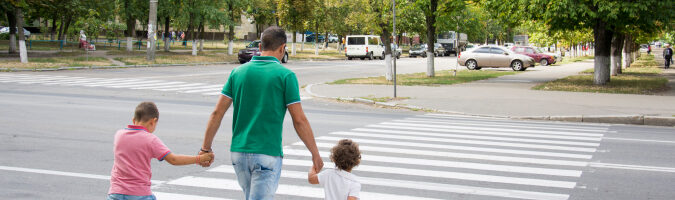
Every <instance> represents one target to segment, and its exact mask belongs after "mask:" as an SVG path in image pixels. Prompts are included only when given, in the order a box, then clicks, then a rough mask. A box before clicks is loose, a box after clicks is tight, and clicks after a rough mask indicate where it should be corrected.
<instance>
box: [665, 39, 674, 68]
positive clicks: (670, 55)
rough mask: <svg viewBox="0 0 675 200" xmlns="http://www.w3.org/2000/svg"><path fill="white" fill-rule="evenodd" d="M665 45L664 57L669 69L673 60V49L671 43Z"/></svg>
mask: <svg viewBox="0 0 675 200" xmlns="http://www.w3.org/2000/svg"><path fill="white" fill-rule="evenodd" d="M665 47H666V49H664V50H663V58H664V59H666V69H668V68H670V63H671V62H672V60H673V49H671V48H670V44H666V46H665Z"/></svg>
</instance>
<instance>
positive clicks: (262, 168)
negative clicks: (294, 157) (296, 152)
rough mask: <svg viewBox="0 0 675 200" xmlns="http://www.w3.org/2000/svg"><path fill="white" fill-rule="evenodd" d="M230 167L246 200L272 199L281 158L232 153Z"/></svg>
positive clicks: (279, 175)
mask: <svg viewBox="0 0 675 200" xmlns="http://www.w3.org/2000/svg"><path fill="white" fill-rule="evenodd" d="M231 158H232V166H233V167H234V171H235V172H236V174H237V180H238V181H239V186H241V189H243V190H244V194H245V195H246V200H263V199H264V200H267V199H274V193H276V191H277V186H278V185H279V178H280V177H281V160H282V159H281V157H280V156H269V155H265V154H256V153H241V152H232V157H231Z"/></svg>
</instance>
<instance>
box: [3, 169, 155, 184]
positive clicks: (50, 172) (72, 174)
mask: <svg viewBox="0 0 675 200" xmlns="http://www.w3.org/2000/svg"><path fill="white" fill-rule="evenodd" d="M0 170H5V171H16V172H26V173H36V174H48V175H56V176H70V177H78V178H89V179H101V180H110V176H105V175H96V174H84V173H75V172H63V171H54V170H46V169H31V168H22V167H9V166H0ZM152 183H153V184H162V183H164V181H158V180H152Z"/></svg>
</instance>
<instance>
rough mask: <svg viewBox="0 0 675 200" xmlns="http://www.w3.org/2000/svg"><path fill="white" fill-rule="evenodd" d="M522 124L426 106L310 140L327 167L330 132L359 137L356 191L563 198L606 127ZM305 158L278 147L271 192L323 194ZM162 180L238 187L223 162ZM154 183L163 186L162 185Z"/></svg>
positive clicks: (301, 150)
mask: <svg viewBox="0 0 675 200" xmlns="http://www.w3.org/2000/svg"><path fill="white" fill-rule="evenodd" d="M413 119H414V120H413ZM426 119H428V121H426ZM483 119H484V120H485V121H481V120H483ZM467 120H469V121H467ZM443 122H447V123H443ZM463 122H467V123H466V124H463ZM481 123H486V124H489V125H490V126H481ZM529 125H530V122H529V121H527V122H525V121H512V120H506V119H496V118H476V117H464V116H458V117H456V118H455V116H452V115H438V114H433V115H432V114H428V115H420V116H415V117H410V118H406V119H396V120H392V121H387V122H381V123H377V124H369V125H365V126H364V127H358V128H353V129H351V130H342V131H336V132H331V133H329V134H326V135H322V136H318V137H316V141H317V146H318V147H319V150H320V152H319V153H320V154H321V155H322V157H323V159H324V161H325V163H324V168H333V167H335V165H334V164H333V163H332V162H330V158H329V156H330V149H331V148H332V147H333V146H334V145H335V144H336V142H337V141H338V140H340V139H343V138H349V139H352V140H353V141H355V142H357V143H359V148H360V150H361V152H362V156H361V158H362V161H361V164H360V165H359V166H357V167H356V168H355V169H354V171H353V172H352V173H354V174H355V175H357V176H358V177H359V179H358V180H359V181H360V183H361V184H362V192H361V195H362V196H361V199H532V200H567V199H570V193H571V192H572V190H574V189H575V188H576V187H577V181H578V180H579V179H580V178H581V177H582V176H583V173H584V169H585V168H586V167H588V166H589V165H590V164H592V162H591V160H592V158H593V153H594V152H596V149H597V148H598V147H599V144H600V142H601V139H602V137H603V135H604V134H605V133H608V132H610V131H609V130H607V127H606V126H602V125H590V126H586V125H581V124H566V123H533V124H531V125H532V126H529ZM549 125H550V126H549ZM586 128H588V129H586ZM457 130H460V131H457ZM534 136H553V137H534ZM311 166H312V161H311V155H310V153H309V151H307V149H306V148H305V146H304V143H303V142H296V143H293V144H291V145H289V146H286V147H284V159H283V169H282V172H281V181H280V184H279V188H278V190H277V199H320V198H323V195H324V193H323V189H322V188H321V187H320V186H316V185H309V184H307V171H308V169H309V168H310V167H311ZM164 185H166V186H167V187H190V188H200V189H202V190H214V189H215V190H217V191H221V192H222V191H225V192H226V193H228V194H230V195H229V196H228V197H231V196H237V195H242V194H241V188H240V187H239V185H238V181H237V178H236V174H235V170H234V168H233V166H231V165H220V166H216V167H213V168H211V169H208V170H207V173H203V174H196V175H191V176H185V177H180V178H177V179H175V180H171V181H167V182H166V183H165V184H164ZM158 191H160V192H164V191H162V187H160V188H158ZM166 192H168V193H171V191H169V190H167V191H166ZM212 197H213V195H206V197H205V199H208V198H212ZM195 199H199V198H195Z"/></svg>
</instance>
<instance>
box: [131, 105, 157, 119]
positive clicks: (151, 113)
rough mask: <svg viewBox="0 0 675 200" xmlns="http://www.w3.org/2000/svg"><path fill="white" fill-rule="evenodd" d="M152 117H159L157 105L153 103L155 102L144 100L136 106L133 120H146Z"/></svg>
mask: <svg viewBox="0 0 675 200" xmlns="http://www.w3.org/2000/svg"><path fill="white" fill-rule="evenodd" d="M154 118H159V110H157V105H155V103H153V102H148V101H146V102H141V103H140V104H138V106H136V111H135V112H134V121H137V122H147V121H149V120H151V119H154Z"/></svg>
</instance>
